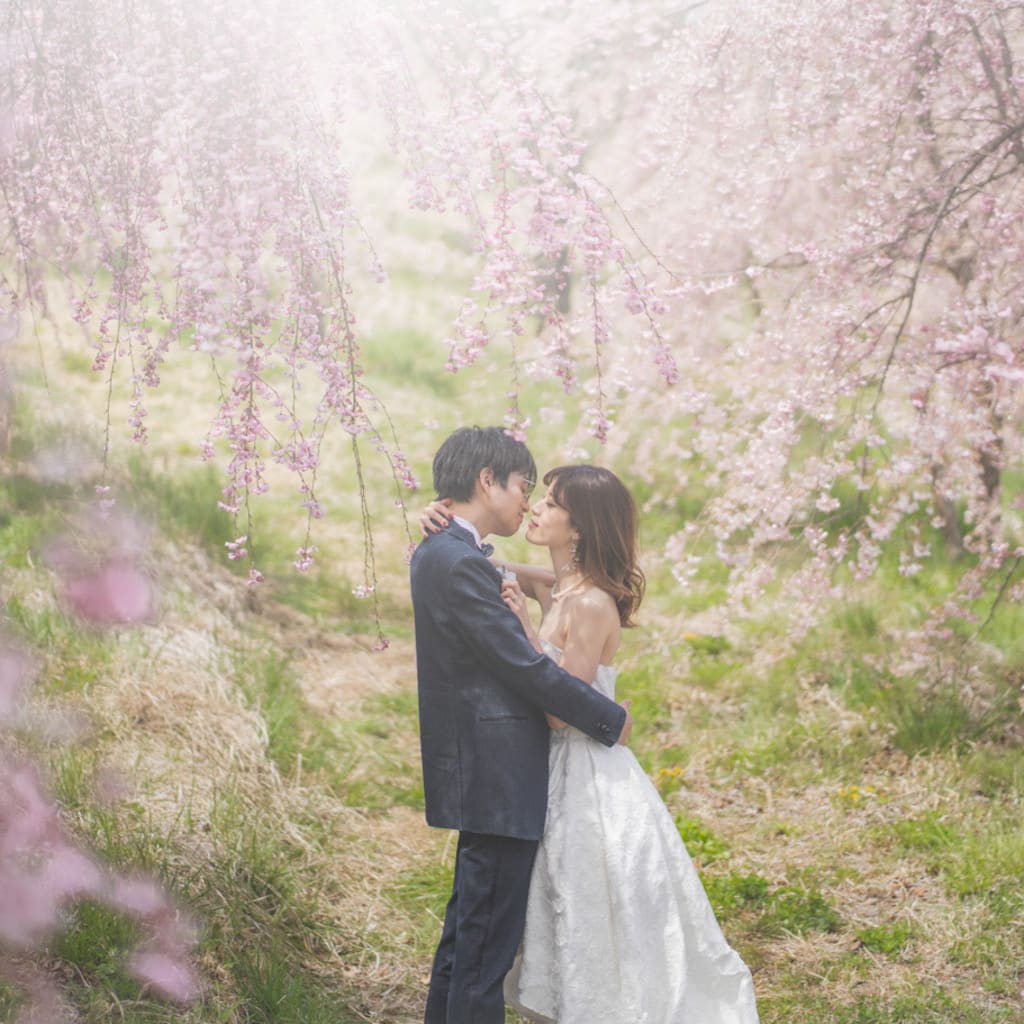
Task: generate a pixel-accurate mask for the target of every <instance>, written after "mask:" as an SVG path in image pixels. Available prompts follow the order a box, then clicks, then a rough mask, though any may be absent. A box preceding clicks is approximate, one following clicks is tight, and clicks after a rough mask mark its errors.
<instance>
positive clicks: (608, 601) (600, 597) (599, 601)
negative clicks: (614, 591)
mask: <svg viewBox="0 0 1024 1024" xmlns="http://www.w3.org/2000/svg"><path fill="white" fill-rule="evenodd" d="M571 607H572V611H573V612H574V613H575V614H581V615H586V616H588V617H590V616H593V617H597V618H606V617H608V616H612V617H614V618H615V619H616V620H618V617H619V610H618V608H617V607H616V604H615V599H614V598H613V597H612V595H611V594H609V593H608V592H607V591H605V590H602V589H601V588H600V587H598V586H595V585H593V584H587V585H585V586H582V587H580V589H579V590H578V591H577V592H576V593H575V594H573V595H572V605H571Z"/></svg>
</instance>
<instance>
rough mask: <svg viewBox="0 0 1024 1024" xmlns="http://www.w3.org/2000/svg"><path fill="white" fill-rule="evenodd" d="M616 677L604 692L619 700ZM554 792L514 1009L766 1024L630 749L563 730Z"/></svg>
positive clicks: (602, 1019)
mask: <svg viewBox="0 0 1024 1024" xmlns="http://www.w3.org/2000/svg"><path fill="white" fill-rule="evenodd" d="M548 653H550V654H551V655H552V657H558V651H557V649H555V648H553V647H550V645H548ZM615 675H616V671H615V669H614V668H611V667H610V666H606V665H602V666H601V667H600V668H599V669H598V671H597V676H596V678H595V680H594V686H596V687H597V688H598V689H599V690H600V691H601V692H602V693H603V694H605V695H606V696H608V697H614V695H615ZM548 787H549V788H548V816H547V826H546V829H545V832H544V839H543V841H542V842H541V844H540V847H539V850H538V852H537V860H536V863H535V866H534V869H533V878H532V881H531V883H530V896H529V905H528V909H527V916H526V933H525V935H524V938H523V946H522V949H521V950H520V954H519V956H518V957H517V959H516V963H515V966H514V967H513V969H512V971H511V972H510V973H509V975H508V977H507V978H506V979H505V998H506V1000H507V1002H508V1005H510V1006H512V1007H513V1008H514V1009H515V1010H517V1011H518V1012H519V1013H520V1014H521V1015H522V1016H524V1017H525V1018H526V1019H527V1020H530V1021H536V1022H541V1024H552V1022H556V1024H756V1022H757V1019H758V1018H757V1008H756V1004H755V1001H754V987H753V982H752V981H751V977H750V971H749V970H748V969H747V967H746V965H745V964H744V963H743V961H742V960H741V959H740V957H739V955H738V954H737V953H736V952H735V951H734V950H733V949H731V948H730V947H729V945H728V943H727V942H726V941H725V937H724V936H723V935H722V931H721V929H720V928H719V927H718V922H717V921H716V920H715V915H714V912H713V911H712V909H711V905H710V903H709V902H708V898H707V896H706V895H705V893H704V888H703V886H702V885H701V883H700V879H699V877H698V876H697V871H696V869H695V868H694V866H693V862H692V861H691V860H690V856H689V854H688V853H687V852H686V847H685V846H684V845H683V842H682V839H681V838H680V837H679V832H678V831H677V829H676V826H675V823H674V822H673V820H672V816H671V815H670V814H669V812H668V808H666V806H665V804H664V803H663V802H662V799H661V796H660V795H659V794H658V791H657V790H656V789H655V788H654V785H653V784H652V782H651V780H650V779H649V778H648V777H647V775H646V773H645V772H644V770H643V768H641V767H640V764H639V763H638V762H637V759H636V757H634V755H633V753H632V751H630V750H629V749H628V748H627V747H620V746H615V747H610V748H609V747H604V746H601V745H600V744H599V743H595V742H594V741H593V740H590V739H588V738H587V737H586V736H584V735H583V734H582V733H581V732H578V731H577V730H575V729H573V728H571V727H570V728H566V729H561V730H557V731H555V732H553V733H552V737H551V755H550V779H549V783H548Z"/></svg>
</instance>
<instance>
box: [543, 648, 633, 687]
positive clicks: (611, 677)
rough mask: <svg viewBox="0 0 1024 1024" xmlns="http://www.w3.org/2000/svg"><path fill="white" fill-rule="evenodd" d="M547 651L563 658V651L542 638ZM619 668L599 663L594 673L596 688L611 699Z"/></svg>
mask: <svg viewBox="0 0 1024 1024" xmlns="http://www.w3.org/2000/svg"><path fill="white" fill-rule="evenodd" d="M541 644H542V645H543V647H544V651H545V653H547V655H548V657H550V658H553V659H554V660H555V661H559V660H561V657H562V652H561V650H560V649H559V648H557V647H556V646H555V645H554V644H553V643H551V642H550V641H549V640H541ZM618 674H619V670H618V669H617V668H615V666H614V665H598V666H597V672H596V673H595V674H594V684H593V685H594V689H595V690H597V691H598V693H601V694H603V695H604V696H605V697H608V698H610V699H611V700H614V699H615V678H616V676H618Z"/></svg>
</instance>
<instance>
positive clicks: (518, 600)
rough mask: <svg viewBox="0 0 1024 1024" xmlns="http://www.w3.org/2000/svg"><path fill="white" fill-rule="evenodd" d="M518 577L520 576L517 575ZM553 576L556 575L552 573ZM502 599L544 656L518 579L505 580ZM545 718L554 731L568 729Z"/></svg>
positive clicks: (560, 723) (527, 637) (547, 717)
mask: <svg viewBox="0 0 1024 1024" xmlns="http://www.w3.org/2000/svg"><path fill="white" fill-rule="evenodd" d="M517 575H518V574H517ZM552 576H554V574H553V573H552ZM550 594H551V591H550V589H549V590H548V601H549V603H550ZM501 598H502V600H503V601H504V602H505V604H507V605H508V606H509V608H511V609H512V611H514V612H515V613H516V617H517V618H518V619H519V621H520V622H521V623H522V624H523V631H524V632H525V633H526V639H527V640H529V641H530V643H531V644H532V645H533V649H534V650H535V651H540V653H541V654H544V653H545V651H544V645H543V644H542V643H541V641H540V635H539V634H538V633H537V630H536V629H534V627H533V622H532V621H531V619H530V613H529V610H528V609H527V607H526V597H525V595H524V593H523V588H522V587H521V586H520V585H519V581H518V579H515V580H505V581H504V583H502V585H501ZM591 681H592V680H589V679H584V682H591ZM544 717H545V718H546V719H547V720H548V726H549V727H550V728H552V729H564V728H565V727H566V724H567V723H565V722H563V721H562V719H560V718H556V717H555V716H554V715H549V714H548V713H547V712H545V713H544Z"/></svg>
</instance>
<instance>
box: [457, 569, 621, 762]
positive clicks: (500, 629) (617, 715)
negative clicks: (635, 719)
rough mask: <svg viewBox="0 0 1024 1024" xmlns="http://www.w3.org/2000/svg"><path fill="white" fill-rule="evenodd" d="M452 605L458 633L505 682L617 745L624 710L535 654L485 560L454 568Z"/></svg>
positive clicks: (592, 734) (600, 739)
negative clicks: (503, 598)
mask: <svg viewBox="0 0 1024 1024" xmlns="http://www.w3.org/2000/svg"><path fill="white" fill-rule="evenodd" d="M447 600H448V611H449V614H450V615H451V617H452V622H453V625H454V626H455V628H456V630H457V631H458V632H459V634H460V635H461V636H462V638H463V640H464V641H465V643H466V644H467V645H468V646H469V647H471V648H472V649H473V650H474V651H475V653H476V654H477V656H478V657H479V658H480V659H481V661H482V662H483V663H484V664H486V665H488V666H490V667H491V669H492V670H493V672H494V674H495V675H496V676H497V677H498V678H499V679H500V680H501V682H502V683H504V684H505V685H506V686H509V687H510V688H512V689H514V690H516V691H517V692H519V693H520V694H521V695H522V696H523V697H524V698H525V699H527V700H529V701H531V703H534V704H537V705H538V706H539V707H541V708H542V709H543V710H544V711H547V712H548V713H550V714H553V715H556V716H557V717H558V718H561V719H562V720H563V721H565V722H568V723H569V724H570V725H572V726H575V727H576V728H577V729H579V730H580V731H581V732H583V733H585V734H586V735H588V736H590V737H591V738H593V739H595V740H597V741H598V742H600V743H603V744H604V745H605V746H609V747H610V746H613V745H614V744H615V742H616V741H617V740H618V738H619V734H620V733H621V732H622V726H623V724H624V723H625V720H626V712H625V709H624V708H622V707H621V706H620V705H618V704H616V703H615V701H613V700H609V699H608V698H607V697H605V696H604V695H603V694H601V693H599V692H598V691H597V690H595V689H594V688H593V687H592V686H588V685H587V684H586V683H584V682H583V681H582V680H580V679H577V678H576V677H575V676H574V675H571V674H570V673H568V672H566V671H564V670H563V669H561V668H559V667H558V665H556V664H555V662H554V661H552V660H551V658H549V657H548V656H547V655H545V654H542V653H540V652H539V651H537V650H535V649H534V647H533V645H532V644H531V643H530V642H529V640H527V639H526V634H525V633H524V632H523V627H522V624H521V623H520V621H519V619H517V618H516V616H515V614H514V613H513V612H512V611H511V610H510V609H509V608H508V607H507V606H506V604H505V602H504V601H502V599H501V593H500V591H499V590H498V588H497V587H496V586H495V580H494V579H493V578H492V570H491V568H490V566H489V565H488V563H487V562H486V561H484V560H483V559H482V558H481V559H477V558H475V557H472V556H469V557H465V558H461V559H459V560H458V561H457V562H456V563H455V564H454V565H453V566H452V567H451V572H450V575H449V578H448V586H447Z"/></svg>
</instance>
